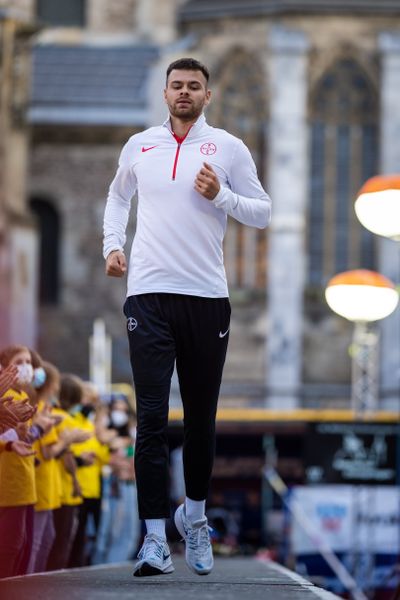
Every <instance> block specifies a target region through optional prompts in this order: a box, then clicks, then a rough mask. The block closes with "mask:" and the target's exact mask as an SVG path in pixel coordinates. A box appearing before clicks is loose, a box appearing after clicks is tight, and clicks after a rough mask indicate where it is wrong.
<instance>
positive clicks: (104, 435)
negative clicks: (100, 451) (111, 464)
mask: <svg viewBox="0 0 400 600" xmlns="http://www.w3.org/2000/svg"><path fill="white" fill-rule="evenodd" d="M117 435H118V432H117V430H116V429H96V437H97V439H98V440H99V442H100V443H101V444H106V445H108V446H109V445H111V444H112V442H113V440H115V438H116V437H117Z"/></svg>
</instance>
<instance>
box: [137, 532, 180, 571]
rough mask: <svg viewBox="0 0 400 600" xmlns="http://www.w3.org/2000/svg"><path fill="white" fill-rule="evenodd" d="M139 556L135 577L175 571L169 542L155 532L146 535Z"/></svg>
mask: <svg viewBox="0 0 400 600" xmlns="http://www.w3.org/2000/svg"><path fill="white" fill-rule="evenodd" d="M137 557H138V559H139V560H138V562H137V563H136V565H135V570H134V572H133V574H134V576H135V577H147V576H149V575H165V574H166V573H172V572H173V571H174V566H173V564H172V560H171V552H170V551H169V547H168V544H167V542H166V541H165V540H164V539H162V538H160V537H158V536H157V535H154V533H150V534H148V535H146V537H145V538H144V542H143V546H142V547H141V549H140V552H139V554H138V556H137Z"/></svg>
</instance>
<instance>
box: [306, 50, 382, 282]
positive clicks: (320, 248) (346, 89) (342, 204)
mask: <svg viewBox="0 0 400 600" xmlns="http://www.w3.org/2000/svg"><path fill="white" fill-rule="evenodd" d="M310 109H311V174H310V177H311V181H310V183H311V185H310V211H309V220H308V227H309V228H308V254H309V283H310V285H311V286H316V287H319V286H325V284H326V283H327V281H328V279H329V278H330V277H332V276H333V275H335V274H336V273H338V272H341V271H345V270H347V269H354V268H361V267H363V268H374V236H373V235H372V234H371V233H370V232H368V231H367V230H366V229H364V228H363V227H362V226H361V225H360V223H359V222H358V220H357V218H356V216H355V213H354V208H353V203H354V197H355V195H356V193H357V190H358V189H359V188H360V187H361V185H362V183H363V182H364V181H365V180H366V179H368V178H369V177H370V176H372V175H374V174H375V173H376V170H377V164H378V96H377V92H376V90H375V88H374V87H373V85H372V83H371V82H370V80H369V79H368V78H367V76H366V75H365V73H364V72H363V71H362V69H361V68H360V67H359V65H358V64H357V63H356V62H355V61H354V60H352V59H349V58H348V59H346V58H344V59H340V60H338V61H337V62H336V63H335V64H334V65H333V67H332V68H330V69H329V70H328V71H327V72H326V73H325V74H324V75H323V77H322V78H321V79H320V80H319V82H318V84H317V85H316V87H315V89H314V90H313V93H312V95H311V106H310Z"/></svg>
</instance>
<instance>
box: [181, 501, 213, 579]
mask: <svg viewBox="0 0 400 600" xmlns="http://www.w3.org/2000/svg"><path fill="white" fill-rule="evenodd" d="M174 521H175V525H176V528H177V530H178V531H179V533H180V534H181V536H182V537H183V539H184V540H185V544H186V551H185V557H186V562H187V565H188V567H189V568H190V569H191V570H192V571H193V572H194V573H197V575H208V574H209V573H210V571H211V570H212V568H213V566H214V558H213V551H212V546H211V542H210V533H209V531H210V529H211V528H210V527H209V526H208V521H207V517H204V519H200V520H199V521H194V523H189V521H188V520H187V518H186V514H185V505H184V504H181V505H180V506H178V508H177V509H176V512H175V516H174Z"/></svg>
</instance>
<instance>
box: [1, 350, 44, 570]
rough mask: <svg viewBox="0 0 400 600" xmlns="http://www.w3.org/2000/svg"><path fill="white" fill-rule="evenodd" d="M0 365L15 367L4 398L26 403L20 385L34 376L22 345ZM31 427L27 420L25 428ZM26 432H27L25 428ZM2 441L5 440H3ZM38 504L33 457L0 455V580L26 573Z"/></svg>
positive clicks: (13, 437) (14, 436)
mask: <svg viewBox="0 0 400 600" xmlns="http://www.w3.org/2000/svg"><path fill="white" fill-rule="evenodd" d="M0 365H1V367H2V369H6V368H7V367H8V366H9V365H16V368H17V380H16V382H15V383H14V384H13V386H12V387H11V388H10V389H9V390H7V392H6V394H5V396H6V397H8V398H12V401H13V402H25V401H26V400H27V394H26V393H25V392H24V391H23V390H22V386H23V385H24V384H26V383H30V381H31V380H32V377H33V368H32V363H31V354H30V351H29V349H28V348H27V347H25V346H17V345H16V346H9V347H8V348H5V349H4V350H2V351H1V352H0ZM31 425H32V422H31V421H30V420H28V421H27V423H26V427H27V428H29V427H30V426H31ZM19 427H21V426H20V425H17V426H16V428H15V429H11V430H9V432H6V433H9V434H10V436H11V438H10V439H8V440H6V441H8V442H16V441H18V438H19V429H18V428H19ZM25 431H27V429H25ZM3 441H4V440H3ZM36 501H37V495H36V485H35V467H34V456H33V455H29V456H20V455H19V454H16V453H15V452H2V453H1V454H0V578H3V577H11V576H14V575H21V574H24V573H25V572H26V568H27V565H28V561H29V556H30V550H31V545H32V534H33V507H34V504H35V503H36Z"/></svg>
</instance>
